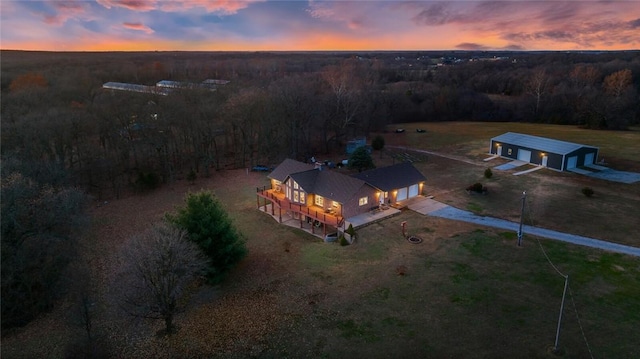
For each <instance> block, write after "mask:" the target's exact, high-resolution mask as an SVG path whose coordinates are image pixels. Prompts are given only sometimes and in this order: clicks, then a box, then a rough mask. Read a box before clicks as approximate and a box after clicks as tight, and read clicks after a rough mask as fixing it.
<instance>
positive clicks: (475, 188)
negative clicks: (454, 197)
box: [467, 182, 487, 193]
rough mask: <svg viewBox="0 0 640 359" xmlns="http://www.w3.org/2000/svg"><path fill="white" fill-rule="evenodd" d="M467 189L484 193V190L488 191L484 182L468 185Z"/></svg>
mask: <svg viewBox="0 0 640 359" xmlns="http://www.w3.org/2000/svg"><path fill="white" fill-rule="evenodd" d="M467 191H470V192H476V193H483V192H486V191H487V187H485V186H483V185H482V183H480V182H478V183H474V184H472V185H471V186H469V187H467Z"/></svg>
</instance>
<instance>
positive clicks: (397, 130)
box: [396, 128, 404, 133]
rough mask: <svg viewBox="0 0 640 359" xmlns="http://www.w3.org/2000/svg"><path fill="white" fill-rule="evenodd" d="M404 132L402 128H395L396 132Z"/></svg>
mask: <svg viewBox="0 0 640 359" xmlns="http://www.w3.org/2000/svg"><path fill="white" fill-rule="evenodd" d="M402 132H404V128H396V133H402Z"/></svg>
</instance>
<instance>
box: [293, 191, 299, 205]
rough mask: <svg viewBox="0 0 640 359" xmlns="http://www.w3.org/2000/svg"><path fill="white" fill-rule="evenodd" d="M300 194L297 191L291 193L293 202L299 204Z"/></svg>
mask: <svg viewBox="0 0 640 359" xmlns="http://www.w3.org/2000/svg"><path fill="white" fill-rule="evenodd" d="M299 196H300V192H298V191H293V201H294V202H299V201H300V197H299Z"/></svg>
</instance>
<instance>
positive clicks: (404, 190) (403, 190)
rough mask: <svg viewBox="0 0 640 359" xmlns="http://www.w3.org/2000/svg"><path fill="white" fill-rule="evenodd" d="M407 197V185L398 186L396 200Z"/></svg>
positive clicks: (402, 199)
mask: <svg viewBox="0 0 640 359" xmlns="http://www.w3.org/2000/svg"><path fill="white" fill-rule="evenodd" d="M405 199H407V187H404V188H398V195H397V196H396V201H398V202H400V201H404V200H405Z"/></svg>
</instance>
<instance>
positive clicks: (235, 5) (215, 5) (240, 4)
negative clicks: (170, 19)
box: [161, 0, 266, 15]
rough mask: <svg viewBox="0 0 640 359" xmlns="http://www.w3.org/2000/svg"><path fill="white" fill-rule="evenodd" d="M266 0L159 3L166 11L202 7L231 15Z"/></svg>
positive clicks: (207, 0) (188, 0)
mask: <svg viewBox="0 0 640 359" xmlns="http://www.w3.org/2000/svg"><path fill="white" fill-rule="evenodd" d="M264 1H266V0H244V1H237V0H187V1H168V2H166V3H163V4H162V5H161V10H163V11H167V12H178V11H180V10H186V9H193V8H203V9H205V10H207V12H215V13H220V14H224V15H232V14H235V13H237V12H238V11H240V10H242V9H245V8H247V7H249V5H251V4H253V3H257V2H264Z"/></svg>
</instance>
